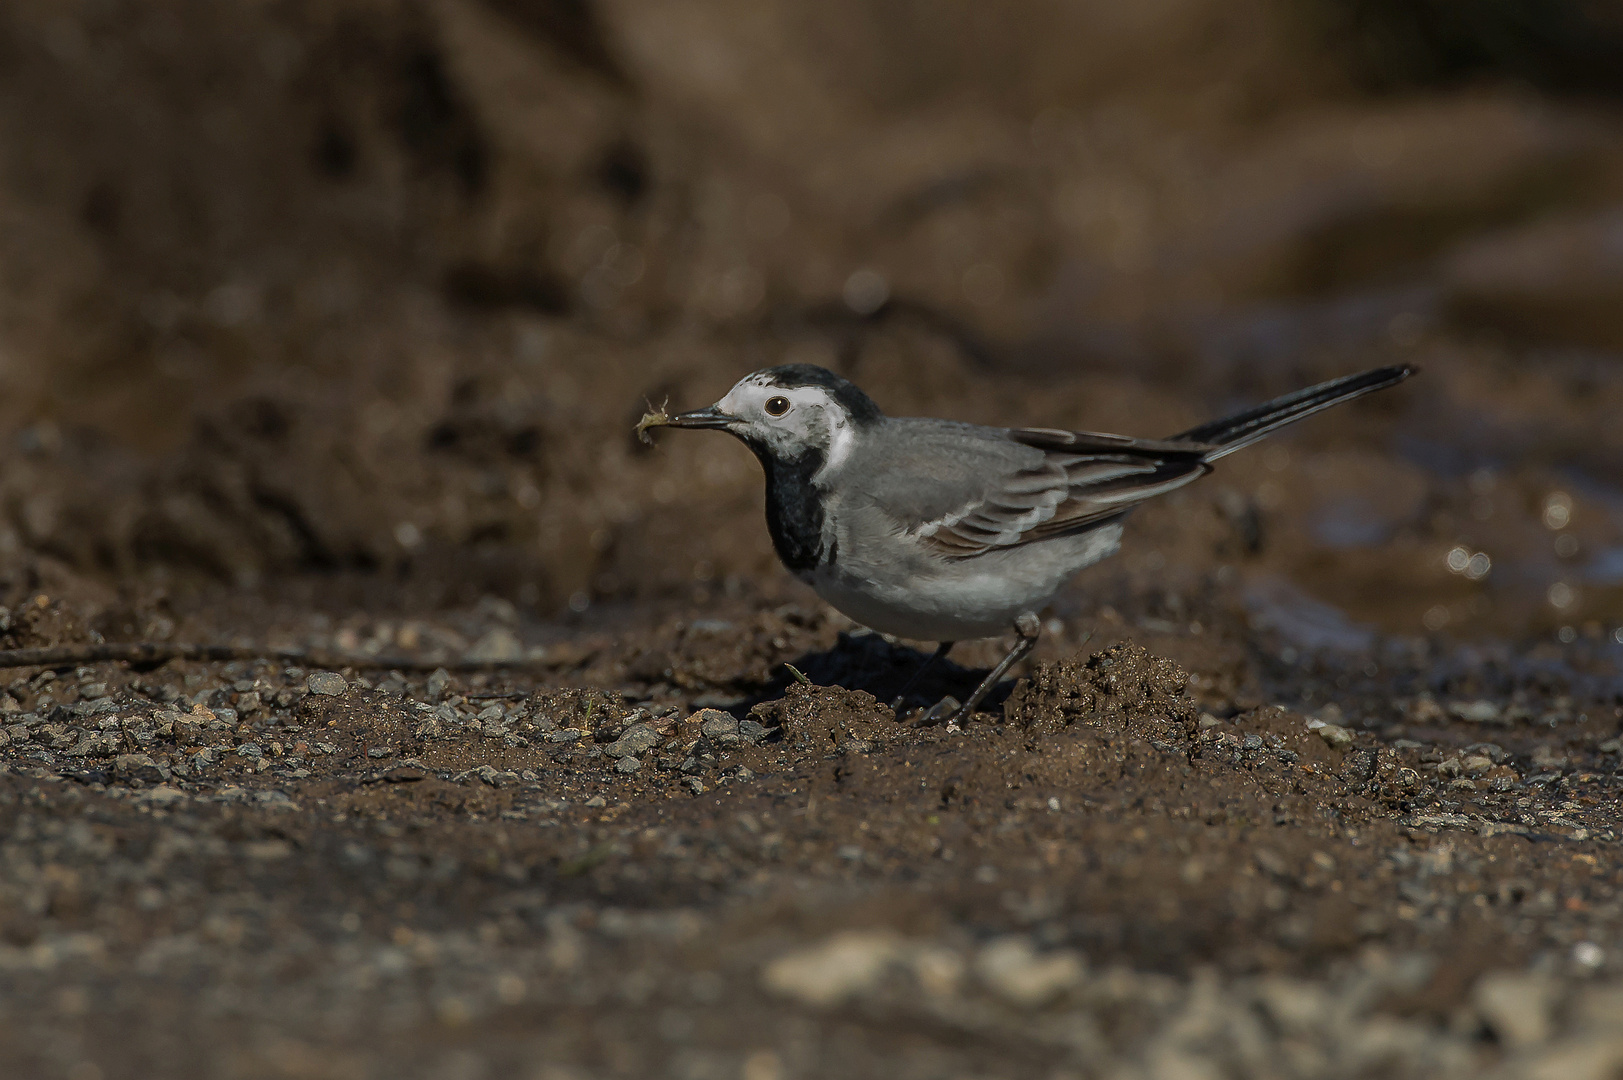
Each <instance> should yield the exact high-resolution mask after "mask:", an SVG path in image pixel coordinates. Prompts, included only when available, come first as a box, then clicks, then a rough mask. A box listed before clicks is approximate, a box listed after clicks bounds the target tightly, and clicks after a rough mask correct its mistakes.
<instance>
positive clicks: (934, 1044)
mask: <svg viewBox="0 0 1623 1080" xmlns="http://www.w3.org/2000/svg"><path fill="white" fill-rule="evenodd" d="M1221 594H1222V591H1221V590H1220V589H1219V590H1217V591H1216V592H1214V593H1213V596H1218V597H1220V596H1221ZM28 603H29V604H30V605H32V610H30V609H29V607H28V606H27V605H25V606H23V607H20V608H17V609H15V610H14V611H13V612H12V614H11V618H12V620H14V621H18V620H21V621H29V620H31V622H30V623H29V624H30V625H32V626H34V627H35V630H36V634H37V635H39V636H48V630H49V627H51V626H55V625H59V624H63V623H65V622H71V619H69V617H68V614H67V612H66V608H65V606H64V601H61V600H56V599H51V598H40V599H37V600H31V601H29V602H28ZM464 614H465V619H464V621H463V622H462V623H461V624H459V625H460V626H461V628H462V630H463V631H466V629H467V621H466V620H467V619H472V620H475V621H477V619H479V618H481V617H484V618H486V619H490V618H491V616H492V611H491V610H490V609H488V608H487V609H486V610H484V611H483V612H478V611H476V612H472V613H464ZM505 614H506V613H504V612H502V611H501V610H500V608H499V607H497V608H496V609H494V615H495V616H497V618H495V619H494V620H493V621H492V622H491V627H490V630H489V631H487V633H490V632H498V631H504V632H506V633H507V634H508V635H509V637H510V638H511V639H512V641H513V642H517V643H520V647H530V648H534V649H535V650H536V652H537V654H538V656H539V661H538V663H539V665H541V666H539V667H536V668H532V669H528V670H527V671H526V672H522V673H521V672H513V673H509V674H506V675H476V676H471V677H465V676H452V675H447V674H446V673H445V672H443V671H438V672H434V673H433V674H430V675H428V676H426V677H423V676H421V675H417V676H412V677H405V676H403V675H402V674H400V673H398V672H396V673H386V672H381V673H380V672H363V671H357V670H354V669H350V670H346V671H343V672H332V671H305V670H302V669H297V668H285V667H280V666H275V665H270V664H264V663H261V664H250V663H235V664H226V665H218V664H216V665H203V664H181V663H172V664H168V665H165V666H162V667H160V668H158V669H156V670H153V671H148V672H144V673H135V672H129V671H126V670H122V669H118V668H110V667H97V668H85V669H80V670H77V671H74V670H63V671H58V672H49V671H46V672H39V673H29V672H23V673H20V674H19V677H18V678H17V679H16V681H14V682H12V683H11V684H10V685H9V686H8V687H7V688H6V690H5V693H4V695H3V696H0V709H3V710H4V712H5V719H6V720H7V721H9V722H8V723H7V725H6V726H5V727H4V729H3V738H4V746H3V748H0V756H3V762H4V764H3V770H4V771H3V775H0V823H3V824H0V832H3V836H4V841H3V847H0V858H3V859H4V865H5V873H4V877H3V879H0V942H3V943H0V988H3V995H4V996H3V1016H4V1027H3V1028H0V1032H3V1034H0V1062H3V1063H4V1065H5V1067H6V1070H7V1072H8V1073H9V1074H10V1075H16V1076H23V1075H27V1076H41V1077H56V1076H60V1077H65V1078H93V1077H103V1078H114V1077H137V1076H154V1075H165V1076H176V1077H185V1076H211V1077H212V1076H230V1077H306V1076H308V1077H329V1076H330V1077H384V1076H411V1077H418V1076H420V1077H425V1078H430V1077H432V1078H440V1077H444V1078H473V1077H492V1078H494V1077H505V1076H535V1077H545V1078H548V1080H556V1078H564V1077H571V1078H575V1077H579V1078H585V1077H599V1076H602V1077H611V1076H613V1077H642V1076H671V1077H679V1078H687V1077H693V1078H703V1077H717V1078H733V1077H741V1078H744V1080H770V1078H774V1077H779V1078H791V1077H814V1076H828V1077H836V1076H838V1077H858V1076H887V1077H895V1076H905V1077H937V1076H941V1077H1024V1076H1034V1077H1073V1076H1074V1077H1124V1078H1125V1077H1157V1078H1161V1077H1165V1078H1174V1080H1182V1078H1185V1077H1188V1078H1191V1080H1194V1078H1205V1077H1221V1076H1236V1077H1237V1076H1247V1077H1256V1076H1278V1077H1341V1076H1383V1077H1385V1076H1391V1077H1399V1076H1403V1077H1407V1076H1414V1077H1454V1076H1461V1077H1464V1076H1481V1075H1488V1076H1492V1077H1551V1078H1554V1077H1560V1078H1563V1080H1588V1078H1594V1080H1603V1078H1610V1077H1615V1076H1616V1075H1617V1070H1618V1069H1619V1068H1623V1036H1620V1035H1619V1032H1623V977H1620V975H1619V972H1620V969H1623V963H1620V955H1619V954H1620V950H1623V905H1620V903H1619V900H1618V887H1619V885H1620V884H1623V875H1620V873H1619V871H1618V870H1617V863H1616V855H1615V852H1616V843H1617V830H1618V828H1619V820H1618V815H1617V812H1616V806H1617V771H1616V766H1617V762H1618V756H1619V755H1618V747H1619V744H1618V733H1619V727H1620V722H1619V712H1620V710H1619V708H1618V705H1617V704H1616V702H1617V701H1618V700H1619V698H1618V697H1617V695H1616V693H1615V692H1613V693H1612V694H1611V696H1609V697H1602V696H1596V695H1595V688H1596V687H1597V686H1599V685H1603V683H1602V682H1597V680H1596V678H1595V676H1594V675H1593V674H1591V675H1589V676H1585V675H1583V674H1581V672H1582V670H1583V669H1584V667H1585V665H1586V663H1588V662H1591V661H1593V659H1594V658H1593V657H1592V656H1590V657H1586V655H1585V651H1584V647H1583V644H1582V643H1575V644H1574V645H1573V646H1572V647H1571V648H1569V649H1567V650H1566V651H1565V652H1564V653H1563V654H1561V655H1547V656H1544V658H1543V659H1542V660H1540V661H1539V662H1538V663H1536V664H1535V663H1531V662H1529V663H1525V664H1523V665H1522V666H1521V667H1520V668H1518V667H1517V665H1514V664H1513V665H1508V666H1507V665H1503V664H1498V663H1495V662H1493V661H1485V662H1484V661H1481V660H1480V658H1478V662H1477V664H1476V666H1475V667H1472V666H1470V665H1471V664H1472V658H1471V657H1470V656H1468V655H1461V656H1459V657H1455V658H1454V663H1453V665H1452V669H1451V670H1452V671H1453V674H1452V675H1451V676H1450V677H1449V678H1448V679H1446V680H1443V679H1440V678H1439V677H1438V676H1437V674H1436V672H1437V671H1439V670H1446V669H1450V665H1449V664H1443V663H1439V660H1438V658H1437V657H1434V656H1429V657H1426V658H1423V659H1417V658H1416V657H1415V656H1413V655H1404V654H1403V653H1402V652H1401V650H1399V649H1398V648H1397V646H1396V644H1391V645H1390V647H1389V648H1388V650H1387V653H1386V654H1385V655H1380V656H1371V657H1370V658H1369V659H1368V660H1367V661H1366V662H1365V666H1364V667H1362V668H1361V669H1358V670H1360V671H1361V672H1362V673H1363V674H1361V675H1360V676H1359V678H1358V679H1357V680H1356V681H1354V680H1350V679H1348V678H1347V676H1346V674H1345V672H1346V671H1347V670H1350V669H1352V667H1351V664H1350V663H1349V662H1348V661H1347V659H1346V658H1344V657H1343V658H1342V662H1341V663H1340V664H1339V665H1338V667H1337V668H1331V669H1326V668H1323V667H1322V666H1320V665H1316V664H1314V663H1302V662H1298V663H1297V664H1295V665H1291V666H1286V665H1283V664H1282V663H1280V662H1279V661H1278V660H1277V659H1271V658H1270V657H1269V655H1268V654H1267V653H1266V652H1263V651H1260V650H1257V649H1251V650H1250V651H1249V653H1248V651H1247V645H1248V641H1250V640H1251V639H1253V638H1254V637H1255V635H1254V634H1253V633H1252V632H1251V631H1248V630H1246V629H1245V624H1244V622H1243V620H1242V619H1240V618H1239V617H1237V616H1235V615H1234V614H1233V613H1232V612H1231V613H1228V614H1227V615H1225V613H1224V611H1223V610H1221V609H1220V608H1219V607H1216V606H1213V607H1212V608H1211V609H1210V610H1202V611H1196V612H1193V613H1192V614H1194V615H1197V616H1199V617H1200V618H1199V621H1198V623H1197V622H1195V621H1194V620H1191V623H1186V624H1183V625H1180V626H1170V625H1167V624H1166V623H1165V622H1164V621H1161V620H1156V619H1153V618H1149V617H1140V618H1138V619H1134V618H1133V617H1132V615H1131V614H1130V613H1129V614H1121V613H1115V612H1113V614H1115V615H1116V620H1117V621H1116V623H1115V624H1112V623H1110V622H1108V621H1104V620H1101V621H1099V622H1097V623H1096V624H1095V626H1094V627H1093V628H1092V630H1093V632H1092V634H1091V637H1090V640H1089V641H1088V642H1087V643H1086V644H1085V645H1083V646H1082V647H1080V648H1078V644H1079V642H1078V641H1077V637H1078V636H1080V635H1078V634H1077V633H1076V632H1074V631H1073V630H1072V629H1070V628H1067V627H1065V626H1057V627H1056V626H1050V628H1049V629H1050V634H1049V635H1048V638H1047V639H1046V640H1045V642H1044V645H1043V649H1042V651H1041V652H1040V654H1039V656H1040V659H1039V661H1038V662H1037V663H1035V664H1034V665H1033V666H1032V668H1031V670H1030V672H1029V674H1028V675H1027V676H1026V677H1025V678H1023V679H1021V680H1020V681H1019V683H1018V684H1017V685H1014V686H1013V688H1012V690H1010V691H1009V692H1008V693H1007V696H1006V697H1005V699H1004V700H1003V701H1002V702H1001V704H1000V705H999V706H997V707H996V708H995V709H994V710H993V711H990V712H986V713H983V714H982V715H981V716H980V718H979V720H978V722H977V723H975V724H974V725H972V726H971V727H970V729H969V731H968V732H967V733H966V734H964V735H961V736H949V735H947V734H946V733H945V732H944V731H943V730H942V729H940V728H939V727H929V726H919V725H918V724H916V723H914V722H912V721H913V720H914V719H916V718H917V715H918V713H919V712H920V711H921V709H920V707H921V706H923V705H926V704H928V703H929V701H931V700H933V699H934V698H935V697H937V696H940V695H941V694H944V693H950V692H958V693H961V692H963V689H964V688H966V687H967V686H969V685H971V682H972V680H973V679H974V677H975V674H976V672H975V671H974V670H972V669H967V668H960V667H957V666H955V665H947V666H946V667H945V668H944V669H943V671H942V672H941V673H940V675H939V676H938V677H937V678H935V679H934V680H933V681H932V683H931V685H928V686H926V687H925V688H924V691H925V693H923V694H922V695H921V696H920V697H918V698H917V699H915V700H914V701H912V702H910V703H909V706H908V707H905V708H904V710H903V712H904V715H903V718H902V719H901V720H898V719H897V717H896V716H895V714H893V713H892V711H891V710H890V709H889V708H888V707H885V706H883V705H881V704H879V703H878V702H877V701H876V700H875V698H874V697H873V696H872V694H871V693H869V691H870V690H873V691H878V692H879V693H881V695H884V694H887V693H888V692H890V691H891V690H892V689H893V688H894V686H895V684H897V683H898V682H899V681H900V680H901V679H902V678H904V677H905V675H906V672H907V670H908V665H909V664H910V663H912V662H916V661H917V660H918V659H920V654H918V653H915V652H913V651H912V650H910V649H905V648H902V647H899V646H895V645H891V644H888V643H886V642H884V641H882V640H880V639H878V638H875V637H872V636H867V635H863V634H860V633H852V632H851V630H850V628H849V627H848V626H845V625H843V624H842V623H841V622H840V620H838V619H837V617H834V616H832V615H830V614H825V613H819V612H814V611H811V610H809V609H803V608H799V607H796V606H793V605H787V606H785V605H778V606H770V605H768V604H766V603H764V602H750V601H737V602H733V603H731V604H729V605H724V606H723V609H722V610H721V612H720V615H721V616H725V618H723V617H720V616H718V613H717V611H715V610H712V611H711V612H709V613H708V615H707V617H706V618H705V619H702V620H700V619H693V618H692V617H691V615H689V617H688V618H687V619H685V620H684V619H683V618H682V617H681V613H676V614H674V615H672V616H671V617H670V618H668V619H667V620H666V621H664V622H662V623H660V624H659V625H658V628H657V629H654V630H646V629H637V628H635V627H629V626H616V625H614V617H612V616H609V615H605V616H604V617H603V618H602V619H601V620H599V621H598V622H596V623H595V624H591V625H577V626H575V627H573V628H569V627H538V626H520V625H517V624H516V623H510V622H503V621H502V618H501V617H502V616H504V615H505ZM1143 623H1149V624H1152V625H1151V626H1150V627H1148V628H1146V627H1145V626H1143V625H1142V624H1143ZM280 629H281V630H282V632H283V633H282V636H283V637H284V638H285V637H287V636H291V635H292V634H293V633H294V631H293V630H291V629H290V628H287V627H282V628H280ZM1079 629H1080V628H1079ZM1197 630H1198V632H1197ZM456 632H457V631H456V630H455V629H453V628H452V622H451V621H448V622H447V624H446V626H445V628H444V629H443V630H442V633H443V634H445V635H451V634H454V633H456ZM362 636H363V638H365V637H366V635H364V634H363V635H362ZM374 636H375V635H374ZM543 638H544V639H546V641H547V644H544V645H533V646H531V645H529V644H528V639H535V640H538V641H539V640H541V639H543ZM994 651H995V650H994ZM1548 651H1549V650H1546V652H1548ZM1597 655H1604V653H1599V654H1597ZM652 657H660V658H663V659H664V663H662V664H655V663H652V662H651V660H650V658H652ZM1523 659H1524V660H1525V659H1526V658H1523ZM785 663H789V664H792V665H793V666H794V668H795V669H796V670H798V671H801V672H804V673H805V674H804V676H803V677H804V678H806V680H807V681H805V682H801V681H800V680H799V678H797V677H795V676H794V675H793V674H792V673H791V672H790V671H789V669H788V668H787V667H785V666H784V665H785ZM1338 671H1339V672H1341V674H1339V675H1338V674H1337V672H1338ZM1191 672H1193V674H1191ZM1563 672H1565V673H1566V674H1565V675H1563V674H1562V673H1563ZM841 683H845V684H849V686H850V687H855V686H858V685H860V686H864V687H866V688H867V689H855V688H848V687H847V686H842V685H840V684H841ZM1313 688H1318V689H1319V691H1320V693H1321V695H1324V696H1328V697H1331V698H1333V699H1334V700H1333V701H1332V702H1329V703H1326V704H1324V705H1323V706H1321V707H1320V708H1319V709H1317V710H1316V711H1312V712H1304V711H1303V710H1302V709H1301V707H1300V706H1290V707H1287V706H1283V705H1278V704H1274V701H1276V700H1280V701H1293V700H1299V698H1300V697H1301V696H1302V691H1303V690H1304V689H1306V690H1309V691H1311V690H1312V689H1313ZM1585 694H1589V695H1591V696H1589V697H1585V696H1584V695H1585ZM1310 696H1311V694H1310Z"/></svg>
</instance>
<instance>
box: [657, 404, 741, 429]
mask: <svg viewBox="0 0 1623 1080" xmlns="http://www.w3.org/2000/svg"><path fill="white" fill-rule="evenodd" d="M737 419H738V417H736V416H729V415H727V414H726V413H724V412H722V411H721V410H720V409H718V408H716V407H715V406H714V405H712V406H710V407H709V408H708V409H695V410H694V411H692V412H685V413H677V414H676V415H675V416H673V417H671V418H670V419H669V420H667V421H666V426H668V427H685V428H724V427H726V426H727V425H728V424H731V423H732V422H733V421H735V420H737Z"/></svg>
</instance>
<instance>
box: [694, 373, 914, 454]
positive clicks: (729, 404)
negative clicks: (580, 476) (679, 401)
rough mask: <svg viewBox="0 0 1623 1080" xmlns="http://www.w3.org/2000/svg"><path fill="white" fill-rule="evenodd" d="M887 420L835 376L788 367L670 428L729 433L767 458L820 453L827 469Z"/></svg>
mask: <svg viewBox="0 0 1623 1080" xmlns="http://www.w3.org/2000/svg"><path fill="white" fill-rule="evenodd" d="M883 418H884V414H883V413H881V412H880V411H879V406H877V405H875V404H874V403H873V401H872V400H871V399H870V398H869V397H868V395H867V394H864V393H863V392H862V391H861V390H859V389H857V387H856V386H854V385H853V384H852V383H850V382H848V381H846V380H845V379H842V378H840V377H839V376H838V375H836V374H834V373H833V372H832V371H829V370H827V369H825V368H820V367H816V366H814V365H811V364H785V365H783V366H781V367H773V368H763V369H762V370H760V371H756V372H752V373H751V374H749V375H746V376H744V377H743V378H742V379H739V380H738V382H737V383H735V384H733V388H732V389H731V390H729V391H727V393H726V395H725V396H724V397H723V398H722V399H721V400H720V401H718V402H716V403H715V404H714V405H712V406H710V407H709V408H708V409H697V410H695V411H693V412H686V413H678V414H677V415H675V416H672V417H670V418H669V419H668V420H666V421H665V425H668V426H670V427H684V428H714V429H716V430H718V431H726V432H728V433H730V434H733V435H736V436H737V437H738V438H740V439H742V440H743V441H744V443H745V444H746V445H748V446H749V448H750V449H751V450H753V451H755V453H756V456H758V457H761V458H763V459H765V458H771V459H774V460H777V461H799V460H802V459H803V458H805V456H806V455H807V454H808V453H818V454H820V455H821V457H822V459H823V461H824V463H825V467H826V466H831V465H834V464H837V463H838V462H839V461H841V460H843V459H844V457H845V454H846V453H847V452H848V451H849V449H850V443H851V440H852V439H853V438H854V437H855V435H856V433H857V432H858V431H859V430H861V429H862V428H863V427H865V426H867V425H870V424H874V423H877V422H878V421H879V420H881V419H883Z"/></svg>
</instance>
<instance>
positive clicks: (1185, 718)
mask: <svg viewBox="0 0 1623 1080" xmlns="http://www.w3.org/2000/svg"><path fill="white" fill-rule="evenodd" d="M1003 716H1004V719H1005V720H1006V721H1007V722H1008V723H1011V724H1018V725H1020V726H1022V727H1025V728H1027V729H1028V730H1030V731H1032V732H1033V733H1045V734H1051V733H1053V732H1057V731H1061V730H1063V729H1065V728H1067V727H1069V726H1071V725H1072V724H1082V725H1087V726H1091V727H1114V728H1120V729H1123V730H1130V731H1132V732H1134V733H1137V734H1141V735H1143V736H1144V737H1146V738H1156V739H1162V740H1179V741H1187V740H1188V739H1189V738H1191V737H1192V735H1193V734H1194V729H1193V724H1194V719H1195V705H1194V702H1193V700H1191V699H1190V697H1189V673H1188V672H1186V671H1184V670H1183V669H1182V668H1180V667H1179V666H1178V665H1177V664H1175V663H1173V662H1172V661H1171V660H1168V659H1166V658H1165V657H1160V656H1151V655H1150V654H1149V653H1148V652H1146V651H1145V650H1144V648H1143V647H1142V646H1139V645H1135V644H1133V643H1132V642H1122V643H1119V644H1116V645H1112V646H1111V647H1110V648H1108V649H1106V650H1105V651H1104V652H1099V653H1094V654H1093V655H1092V656H1090V657H1088V658H1087V659H1086V660H1082V659H1079V658H1077V659H1071V660H1061V661H1058V662H1054V663H1045V664H1038V665H1037V667H1036V669H1035V670H1033V671H1032V673H1031V674H1030V675H1028V676H1026V677H1025V678H1023V679H1021V680H1020V681H1019V682H1018V683H1017V684H1016V685H1015V688H1014V692H1013V693H1011V694H1010V695H1009V699H1008V701H1007V702H1005V704H1004V706H1003Z"/></svg>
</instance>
